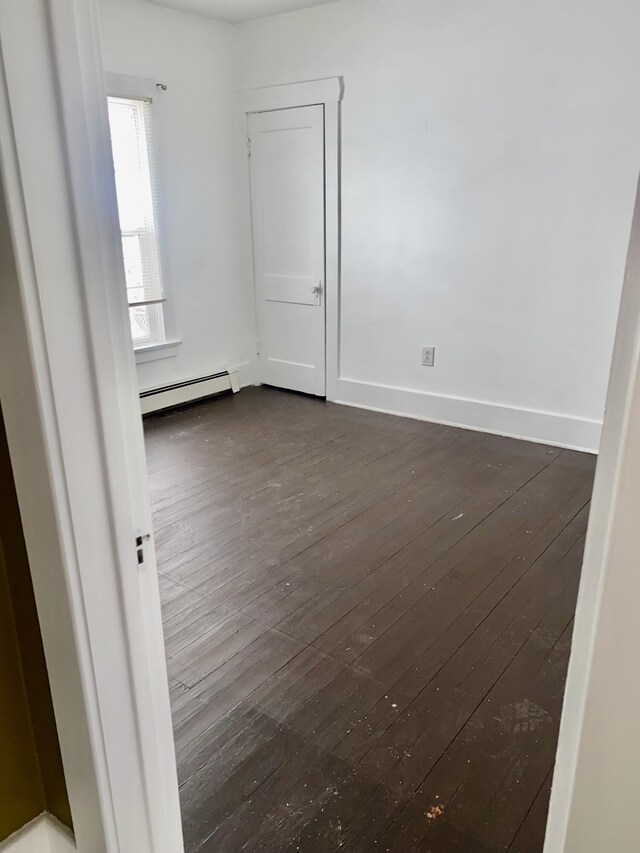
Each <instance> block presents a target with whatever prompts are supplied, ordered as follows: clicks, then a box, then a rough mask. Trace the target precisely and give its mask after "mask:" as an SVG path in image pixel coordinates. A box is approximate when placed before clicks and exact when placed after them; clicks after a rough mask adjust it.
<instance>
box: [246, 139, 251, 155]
mask: <svg viewBox="0 0 640 853" xmlns="http://www.w3.org/2000/svg"><path fill="white" fill-rule="evenodd" d="M246 144H247V157H251V140H250V139H249V137H248V136H247V140H246Z"/></svg>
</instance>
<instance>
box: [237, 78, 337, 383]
mask: <svg viewBox="0 0 640 853" xmlns="http://www.w3.org/2000/svg"><path fill="white" fill-rule="evenodd" d="M343 94H344V84H343V80H342V77H326V78H324V79H322V80H308V81H305V82H302V83H285V84H283V85H279V86H265V87H263V88H259V89H248V90H247V91H245V92H242V93H241V106H242V110H243V113H244V114H245V121H244V130H245V136H246V116H247V115H248V114H250V113H260V112H268V111H270V110H285V109H291V108H292V107H309V106H313V105H316V104H320V105H322V106H324V149H325V151H324V156H325V178H324V180H325V265H326V271H325V295H326V314H325V336H326V396H327V400H335V399H336V392H337V383H338V377H339V375H340V104H341V102H342V97H343ZM248 187H249V184H248V169H247V192H248Z"/></svg>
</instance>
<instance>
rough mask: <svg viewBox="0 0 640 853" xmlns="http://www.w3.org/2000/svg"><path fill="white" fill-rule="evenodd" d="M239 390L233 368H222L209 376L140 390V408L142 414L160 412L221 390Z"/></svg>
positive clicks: (201, 398) (218, 392)
mask: <svg viewBox="0 0 640 853" xmlns="http://www.w3.org/2000/svg"><path fill="white" fill-rule="evenodd" d="M238 390H239V384H238V378H237V374H236V371H235V370H223V371H221V372H220V373H211V374H210V375H209V376H201V377H199V378H198V379H186V380H185V381H184V382H175V383H174V384H173V385H164V386H163V387H161V388H150V389H149V390H148V391H141V392H140V409H141V411H142V414H143V415H149V414H151V412H160V411H162V410H163V409H172V408H174V407H175V406H182V405H184V404H185V403H194V402H196V401H197V400H203V399H204V398H205V397H211V396H212V395H214V394H220V392H221V391H233V392H234V393H235V392H236V391H238Z"/></svg>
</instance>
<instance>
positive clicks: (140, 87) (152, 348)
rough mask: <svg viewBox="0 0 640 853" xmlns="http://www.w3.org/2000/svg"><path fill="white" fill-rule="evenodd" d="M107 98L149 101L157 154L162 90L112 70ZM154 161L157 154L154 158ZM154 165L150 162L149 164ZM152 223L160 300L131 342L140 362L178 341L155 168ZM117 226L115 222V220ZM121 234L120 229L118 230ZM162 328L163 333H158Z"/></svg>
mask: <svg viewBox="0 0 640 853" xmlns="http://www.w3.org/2000/svg"><path fill="white" fill-rule="evenodd" d="M105 81H106V91H107V98H122V99H124V100H132V101H145V102H146V103H149V104H152V105H153V109H152V110H151V111H150V113H149V128H150V133H151V136H152V138H153V140H154V153H156V154H157V149H158V134H157V132H156V128H157V125H158V109H159V108H161V101H162V98H161V97H159V96H160V95H162V96H164V94H165V92H164V91H163V90H162V87H159V86H158V85H157V84H156V83H155V82H154V81H152V80H147V79H145V78H143V77H131V76H129V75H126V74H117V73H114V72H106V73H105ZM154 160H157V157H154ZM153 165H154V164H152V167H153ZM153 177H154V179H155V180H154V190H155V192H154V200H153V201H154V223H155V234H156V249H157V253H158V258H159V263H160V270H161V278H162V291H163V302H162V304H157V305H149V306H147V312H148V317H149V326H150V329H151V333H152V334H151V336H150V338H149V339H145V340H142V341H139V342H137V343H136V342H135V341H134V342H133V350H134V353H135V358H136V362H137V363H138V364H142V363H144V362H147V361H154V360H156V359H161V358H169V357H171V356H174V355H177V348H178V347H179V346H180V344H181V343H182V341H181V340H180V339H179V338H178V337H177V336H176V328H175V321H174V311H173V301H172V299H171V288H170V283H169V277H168V275H167V268H168V263H167V257H166V251H165V246H166V243H165V239H164V234H165V229H164V226H163V222H162V210H161V205H158V203H157V198H156V196H159V197H160V198H162V195H163V192H162V179H161V176H160V175H159V174H158V170H156V171H155V173H154V176H153ZM118 227H119V223H118ZM120 233H122V231H120ZM160 331H163V335H162V336H161V335H160V334H159V332H160Z"/></svg>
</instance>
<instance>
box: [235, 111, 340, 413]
mask: <svg viewBox="0 0 640 853" xmlns="http://www.w3.org/2000/svg"><path fill="white" fill-rule="evenodd" d="M249 140H250V143H249V144H250V152H251V157H250V164H251V211H252V220H253V256H254V267H255V286H256V308H257V320H258V350H259V353H258V379H259V381H260V382H263V383H265V384H267V385H276V386H278V387H280V388H291V389H292V390H295V391H304V392H306V393H307V394H317V395H319V396H324V394H325V294H324V266H325V253H324V108H323V107H322V106H313V107H296V108H295V109H287V110H275V111H273V112H265V113H255V114H253V115H250V116H249Z"/></svg>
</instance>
